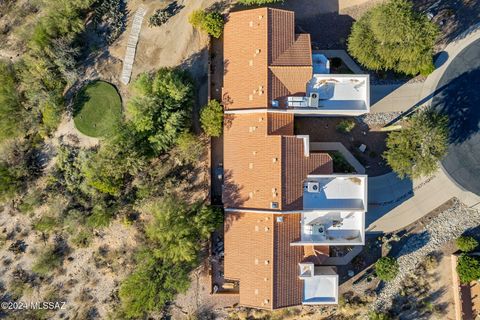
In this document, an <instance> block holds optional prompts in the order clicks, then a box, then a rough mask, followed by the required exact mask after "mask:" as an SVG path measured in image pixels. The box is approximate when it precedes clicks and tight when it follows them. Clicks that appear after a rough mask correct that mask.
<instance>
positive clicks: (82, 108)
mask: <svg viewBox="0 0 480 320" xmlns="http://www.w3.org/2000/svg"><path fill="white" fill-rule="evenodd" d="M121 116H122V101H121V99H120V95H119V94H118V92H117V89H116V88H115V87H114V86H113V85H111V84H110V83H108V82H105V81H95V82H92V83H89V84H88V85H87V86H85V87H84V88H83V89H82V90H81V91H80V92H79V93H78V95H77V97H76V98H75V110H74V117H73V121H74V122H75V127H76V128H77V129H78V131H80V132H81V133H83V134H85V135H87V136H90V137H95V138H98V137H108V136H111V135H112V134H113V133H114V131H115V127H116V126H117V124H118V122H119V121H120V119H121Z"/></svg>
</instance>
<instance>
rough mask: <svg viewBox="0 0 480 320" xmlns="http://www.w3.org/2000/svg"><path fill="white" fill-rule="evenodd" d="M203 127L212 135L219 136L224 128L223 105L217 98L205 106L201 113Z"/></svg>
mask: <svg viewBox="0 0 480 320" xmlns="http://www.w3.org/2000/svg"><path fill="white" fill-rule="evenodd" d="M200 122H201V124H202V129H203V131H205V133H206V134H207V135H209V136H211V137H219V136H220V135H221V134H222V130H223V107H222V105H221V104H220V103H219V102H218V101H216V100H210V102H209V103H208V104H207V105H206V106H204V107H203V109H202V111H201V113H200Z"/></svg>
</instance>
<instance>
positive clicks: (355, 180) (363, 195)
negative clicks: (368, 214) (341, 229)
mask: <svg viewBox="0 0 480 320" xmlns="http://www.w3.org/2000/svg"><path fill="white" fill-rule="evenodd" d="M303 210H304V211H308V210H338V211H349V210H360V211H367V176H366V175H309V176H307V179H306V181H305V183H304V186H303Z"/></svg>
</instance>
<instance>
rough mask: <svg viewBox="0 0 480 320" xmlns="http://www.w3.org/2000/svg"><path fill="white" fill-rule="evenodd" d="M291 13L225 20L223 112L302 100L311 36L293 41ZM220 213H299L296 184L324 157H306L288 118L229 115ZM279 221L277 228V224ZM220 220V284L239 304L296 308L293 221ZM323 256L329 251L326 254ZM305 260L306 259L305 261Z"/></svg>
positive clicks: (300, 255) (262, 217) (238, 216)
mask: <svg viewBox="0 0 480 320" xmlns="http://www.w3.org/2000/svg"><path fill="white" fill-rule="evenodd" d="M294 22H295V21H294V14H293V12H288V11H284V10H278V9H270V8H260V9H255V10H248V11H241V12H235V13H231V14H230V18H229V21H228V22H227V24H226V25H225V32H224V39H225V41H224V43H225V44H224V57H225V60H224V64H225V75H224V88H223V99H224V104H225V108H226V109H227V110H229V109H230V110H232V109H251V108H269V107H271V101H272V100H273V99H275V100H279V102H280V104H285V100H286V97H287V96H289V95H295V94H305V89H306V83H307V81H308V80H310V78H311V76H312V61H311V48H310V37H309V36H308V35H295V34H294ZM224 171H225V172H224V188H223V203H224V205H225V207H226V208H236V209H240V210H241V209H242V208H248V209H272V206H271V205H272V203H276V204H277V207H276V208H275V209H277V210H293V211H296V210H298V209H302V194H303V181H304V180H305V179H306V176H307V175H308V174H311V173H316V174H320V173H323V174H329V173H332V172H333V165H332V159H331V157H330V156H329V155H328V154H319V153H312V154H310V155H308V156H305V152H304V140H303V139H301V138H297V137H296V136H294V115H293V114H287V113H271V112H261V113H235V114H225V118H224ZM278 215H282V216H283V219H284V220H283V222H277V220H276V217H277V216H278ZM278 215H277V214H273V213H252V212H248V213H246V212H229V211H227V212H226V213H225V277H226V278H228V279H233V280H239V281H240V304H242V305H245V306H250V307H257V308H266V309H275V308H281V307H287V306H293V305H298V304H301V302H302V289H303V285H302V282H301V280H300V279H299V278H298V272H299V270H298V263H299V262H300V261H302V260H303V259H305V258H306V257H305V252H304V250H303V247H301V246H290V243H291V242H293V241H297V240H299V238H300V214H299V213H293V214H291V213H290V214H281V212H279V213H278ZM327 251H328V248H327ZM307 258H308V257H307Z"/></svg>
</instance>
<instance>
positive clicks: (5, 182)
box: [0, 162, 21, 203]
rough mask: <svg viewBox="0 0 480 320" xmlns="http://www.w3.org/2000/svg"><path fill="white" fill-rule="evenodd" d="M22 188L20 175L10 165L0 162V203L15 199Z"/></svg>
mask: <svg viewBox="0 0 480 320" xmlns="http://www.w3.org/2000/svg"><path fill="white" fill-rule="evenodd" d="M20 187H21V183H20V181H19V175H18V173H17V172H15V170H12V168H11V167H9V166H8V164H6V163H1V162H0V203H1V202H2V201H7V200H9V199H10V198H12V197H14V196H15V194H16V193H17V192H18V191H19V189H20Z"/></svg>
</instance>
